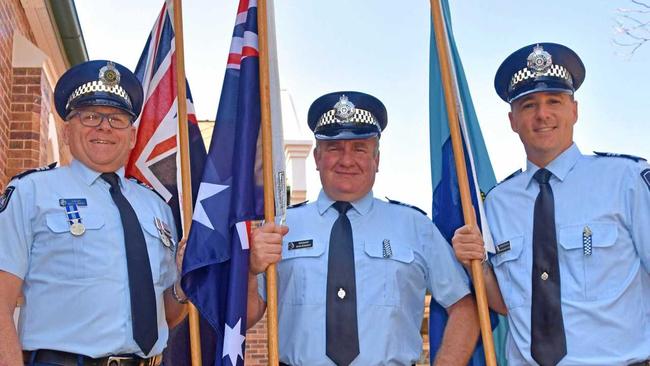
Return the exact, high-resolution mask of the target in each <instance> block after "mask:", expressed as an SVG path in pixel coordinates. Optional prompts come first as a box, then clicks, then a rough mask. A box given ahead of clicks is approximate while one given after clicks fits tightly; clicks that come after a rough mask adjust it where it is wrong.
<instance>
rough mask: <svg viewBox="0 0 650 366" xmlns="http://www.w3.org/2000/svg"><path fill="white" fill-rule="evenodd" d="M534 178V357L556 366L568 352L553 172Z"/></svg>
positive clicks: (542, 172)
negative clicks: (535, 182) (536, 191)
mask: <svg viewBox="0 0 650 366" xmlns="http://www.w3.org/2000/svg"><path fill="white" fill-rule="evenodd" d="M534 178H535V180H536V181H537V182H538V183H539V194H538V195H537V199H536V200H535V216H534V222H533V276H532V307H531V316H530V318H531V356H533V359H534V360H535V361H537V363H539V364H540V365H541V366H554V365H557V364H558V363H559V362H560V360H561V359H562V358H563V357H564V355H566V352H567V350H566V337H565V335H564V321H563V319H562V305H561V302H560V264H559V262H558V256H557V238H556V234H555V203H554V200H553V190H552V189H551V185H550V184H549V182H548V181H549V179H550V178H551V172H549V171H548V170H546V169H540V170H538V171H537V172H535V175H534Z"/></svg>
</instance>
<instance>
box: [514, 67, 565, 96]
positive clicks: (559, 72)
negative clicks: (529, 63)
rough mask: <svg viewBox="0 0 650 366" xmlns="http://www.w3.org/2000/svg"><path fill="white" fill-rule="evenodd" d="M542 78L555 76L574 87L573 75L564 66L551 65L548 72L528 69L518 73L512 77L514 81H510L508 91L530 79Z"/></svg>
mask: <svg viewBox="0 0 650 366" xmlns="http://www.w3.org/2000/svg"><path fill="white" fill-rule="evenodd" d="M540 76H553V77H556V78H560V79H564V80H566V82H567V83H568V84H569V85H571V86H573V79H572V78H571V74H570V73H569V70H567V69H566V68H565V67H564V66H560V65H551V67H549V68H548V69H547V70H546V71H543V72H537V71H534V70H530V69H529V68H527V67H525V68H523V69H521V70H519V71H517V72H516V73H515V74H514V75H513V76H512V79H510V85H509V86H508V90H513V89H514V88H515V87H517V85H518V84H519V83H521V82H522V81H526V80H528V79H535V78H538V77H540Z"/></svg>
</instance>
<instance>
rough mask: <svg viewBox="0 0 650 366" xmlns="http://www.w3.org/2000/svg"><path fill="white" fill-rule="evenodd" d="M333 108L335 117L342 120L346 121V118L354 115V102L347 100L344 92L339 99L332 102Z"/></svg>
mask: <svg viewBox="0 0 650 366" xmlns="http://www.w3.org/2000/svg"><path fill="white" fill-rule="evenodd" d="M334 110H335V113H334V115H335V116H336V118H338V119H339V120H341V121H343V122H347V120H348V119H349V118H350V117H352V116H354V113H355V112H356V110H355V108H354V104H352V102H350V101H349V100H348V97H347V96H345V94H344V95H341V98H339V101H338V102H336V104H334Z"/></svg>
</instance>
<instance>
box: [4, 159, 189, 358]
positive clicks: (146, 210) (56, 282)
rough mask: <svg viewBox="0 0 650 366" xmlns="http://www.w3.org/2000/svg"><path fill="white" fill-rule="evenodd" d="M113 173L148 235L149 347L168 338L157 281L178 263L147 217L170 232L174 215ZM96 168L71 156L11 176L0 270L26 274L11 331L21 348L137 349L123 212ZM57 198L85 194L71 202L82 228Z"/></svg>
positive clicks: (165, 279)
mask: <svg viewBox="0 0 650 366" xmlns="http://www.w3.org/2000/svg"><path fill="white" fill-rule="evenodd" d="M117 174H118V176H119V177H120V184H121V186H122V193H123V194H124V196H125V197H126V198H127V200H128V201H129V202H130V203H131V206H133V209H134V210H135V212H136V214H137V216H138V220H139V221H140V225H141V226H142V229H143V230H142V231H143V233H144V237H145V239H146V242H147V251H148V254H149V261H150V263H151V271H152V274H153V280H154V282H155V284H154V289H155V293H156V305H157V310H158V314H157V317H158V341H157V342H156V344H155V346H154V347H153V349H152V351H151V353H150V355H155V354H158V353H161V352H162V350H163V348H164V347H165V346H166V344H167V335H168V329H167V323H166V321H165V310H164V305H163V291H164V290H165V289H166V288H168V287H170V286H171V285H172V284H173V283H174V281H175V280H176V278H177V271H176V264H175V261H174V254H173V253H172V250H170V249H169V248H167V247H166V246H164V245H163V244H162V241H161V235H160V233H159V232H158V229H157V228H156V226H155V223H154V220H155V218H159V219H161V220H162V221H163V222H165V223H166V224H167V226H169V228H170V230H171V232H172V236H173V240H175V238H176V233H175V225H174V219H173V217H172V213H171V210H170V209H169V207H168V206H167V205H166V204H165V202H164V201H163V200H162V199H161V198H160V197H158V196H156V194H155V193H154V192H152V191H150V190H149V189H148V188H145V187H143V186H141V185H139V184H138V183H135V182H133V181H130V180H128V179H125V178H124V169H123V168H122V169H120V170H119V171H118V172H117ZM99 175H100V173H97V172H95V171H92V170H90V169H89V168H87V167H86V166H84V165H83V164H81V163H80V162H78V161H73V162H72V164H71V165H70V166H65V167H61V168H56V169H53V170H48V171H43V172H35V173H32V174H29V175H27V176H25V177H23V178H21V179H15V180H13V181H12V182H10V183H9V186H13V187H15V191H14V192H13V194H12V195H11V197H10V200H9V204H8V206H7V208H6V209H5V211H4V212H2V213H0V235H1V239H0V243H1V244H0V270H3V271H6V272H9V273H12V274H14V275H16V276H18V277H20V278H21V279H23V281H24V282H23V293H24V296H25V304H24V306H23V307H22V308H21V311H20V318H19V321H18V335H19V337H20V341H21V344H22V345H23V348H24V349H25V350H36V349H52V350H59V351H66V352H73V353H79V354H83V355H87V356H90V357H102V356H106V355H110V354H129V353H135V354H138V355H140V356H143V355H142V353H141V352H140V349H139V347H138V345H137V344H136V343H135V341H134V340H133V331H132V325H131V305H130V295H129V280H128V274H127V268H126V254H125V248H124V233H123V231H122V222H121V220H120V214H119V211H118V209H117V206H115V204H114V203H113V200H112V199H111V196H110V193H109V185H108V183H106V182H105V181H104V180H103V179H101V178H100V176H99ZM60 199H85V200H86V203H87V205H86V206H83V205H78V208H79V211H80V216H81V222H82V223H83V225H84V226H85V228H86V231H85V233H84V234H83V235H81V236H73V235H72V234H71V233H70V224H69V222H68V219H67V215H66V210H65V207H62V206H61V205H60V203H59V200H60ZM174 242H175V241H174Z"/></svg>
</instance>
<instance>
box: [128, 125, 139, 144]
mask: <svg viewBox="0 0 650 366" xmlns="http://www.w3.org/2000/svg"><path fill="white" fill-rule="evenodd" d="M136 132H137V130H136V129H135V127H133V125H131V131H129V135H130V137H131V141H130V142H129V150H133V148H134V147H135V139H136V138H137V136H138V135H137V133H136Z"/></svg>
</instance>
